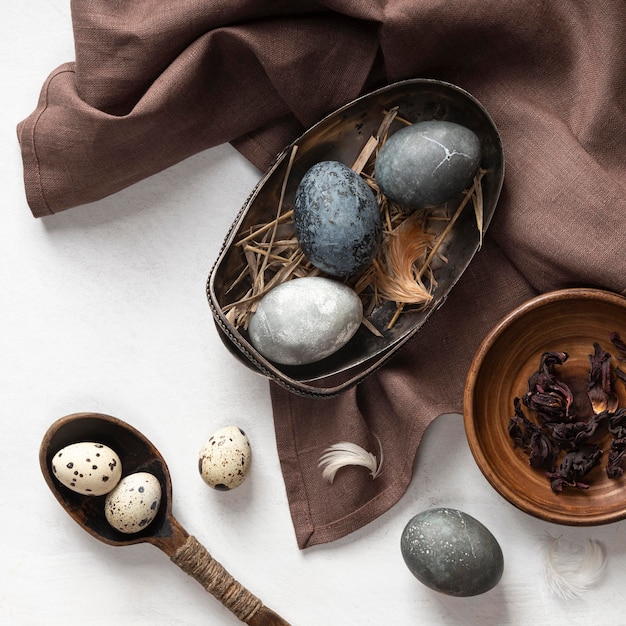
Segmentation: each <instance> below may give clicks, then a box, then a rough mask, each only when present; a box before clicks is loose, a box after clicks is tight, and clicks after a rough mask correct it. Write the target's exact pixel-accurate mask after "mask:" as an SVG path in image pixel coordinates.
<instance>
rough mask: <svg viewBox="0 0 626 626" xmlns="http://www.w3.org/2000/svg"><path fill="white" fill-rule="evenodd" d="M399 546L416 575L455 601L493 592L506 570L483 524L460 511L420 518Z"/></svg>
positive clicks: (430, 512)
mask: <svg viewBox="0 0 626 626" xmlns="http://www.w3.org/2000/svg"><path fill="white" fill-rule="evenodd" d="M400 546H401V552H402V557H403V558H404V562H405V563H406V565H407V567H408V568H409V570H410V571H411V573H412V574H413V575H414V576H415V577H416V578H417V579H418V580H419V581H420V582H422V583H423V584H424V585H426V586H427V587H430V588H431V589H434V590H435V591H439V592H441V593H444V594H447V595H450V596H475V595H479V594H481V593H484V592H486V591H489V590H490V589H491V588H492V587H494V586H495V585H496V584H497V583H498V582H499V581H500V578H501V576H502V572H503V569H504V559H503V556H502V550H501V548H500V545H499V544H498V542H497V540H496V538H495V537H494V536H493V535H492V534H491V532H490V531H489V530H488V529H487V528H486V527H485V526H483V524H481V523H480V522H479V521H478V520H476V519H475V518H473V517H472V516H471V515H468V514H467V513H463V512H462V511H457V510H456V509H447V508H437V509H429V510H426V511H423V512H422V513H418V514H417V515H416V516H415V517H413V518H412V519H411V520H410V521H409V523H408V524H407V525H406V527H405V528H404V531H403V533H402V538H401V542H400Z"/></svg>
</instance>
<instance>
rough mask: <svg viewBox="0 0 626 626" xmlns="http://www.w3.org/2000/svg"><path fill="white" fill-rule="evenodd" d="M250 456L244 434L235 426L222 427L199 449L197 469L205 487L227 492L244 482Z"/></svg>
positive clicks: (246, 438) (248, 443)
mask: <svg viewBox="0 0 626 626" xmlns="http://www.w3.org/2000/svg"><path fill="white" fill-rule="evenodd" d="M251 457H252V451H251V449H250V441H249V440H248V436H247V435H246V433H245V432H244V431H243V430H241V428H238V427H237V426H225V427H224V428H220V429H219V430H217V431H216V432H215V433H213V435H211V437H210V438H209V439H208V441H207V442H206V443H205V444H204V446H203V448H202V450H200V459H199V462H198V469H199V471H200V475H201V476H202V479H203V480H204V482H205V483H206V484H207V485H209V486H210V487H213V489H217V490H218V491H230V490H231V489H234V488H235V487H238V486H239V485H241V483H242V482H243V481H244V479H245V477H246V476H247V474H248V470H249V469H250V460H251Z"/></svg>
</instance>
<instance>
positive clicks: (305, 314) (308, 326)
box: [248, 276, 363, 365]
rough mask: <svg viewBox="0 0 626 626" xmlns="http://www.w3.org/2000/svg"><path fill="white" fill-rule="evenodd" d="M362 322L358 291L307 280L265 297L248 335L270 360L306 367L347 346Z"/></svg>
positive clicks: (316, 278)
mask: <svg viewBox="0 0 626 626" xmlns="http://www.w3.org/2000/svg"><path fill="white" fill-rule="evenodd" d="M362 320H363V304H362V302H361V299H360V298H359V296H358V295H357V294H356V292H355V291H354V290H353V289H351V288H350V287H348V286H347V285H344V284H343V283H340V282H339V281H337V280H334V279H332V278H324V277H321V276H305V277H303V278H295V279H293V280H290V281H287V282H286V283H283V284H282V285H279V286H277V287H274V288H273V289H272V290H271V291H269V292H268V293H267V294H265V296H263V298H262V299H261V300H260V301H259V304H258V306H257V310H256V312H255V313H254V314H253V315H252V316H251V317H250V323H249V325H248V333H249V336H250V342H251V343H252V345H253V346H254V347H255V348H256V349H257V350H258V351H259V352H260V353H261V354H262V355H263V356H265V357H266V358H268V359H269V360H270V361H273V362H275V363H281V364H283V365H305V364H308V363H315V362H317V361H320V360H322V359H324V358H326V357H327V356H330V355H331V354H333V353H335V352H337V350H339V349H340V348H342V347H343V346H345V345H346V344H347V343H348V341H350V339H352V337H353V336H354V334H355V333H356V331H357V330H358V329H359V326H360V325H361V322H362Z"/></svg>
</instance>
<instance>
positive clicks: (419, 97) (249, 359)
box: [206, 79, 504, 397]
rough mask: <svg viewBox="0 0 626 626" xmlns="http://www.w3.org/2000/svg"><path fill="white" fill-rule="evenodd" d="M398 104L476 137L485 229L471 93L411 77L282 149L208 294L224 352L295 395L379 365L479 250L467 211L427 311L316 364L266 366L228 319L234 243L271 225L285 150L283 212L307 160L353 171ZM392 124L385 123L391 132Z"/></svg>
mask: <svg viewBox="0 0 626 626" xmlns="http://www.w3.org/2000/svg"><path fill="white" fill-rule="evenodd" d="M396 106H397V107H399V115H401V116H402V117H403V118H405V119H407V120H408V121H410V122H418V121H423V120H432V119H436V120H447V121H451V122H456V123H458V124H462V125H464V126H466V127H468V128H470V129H471V130H473V131H474V132H475V133H476V134H477V135H478V137H479V138H480V141H481V147H482V161H481V166H480V167H481V168H482V169H483V170H485V174H484V176H483V178H482V192H483V233H484V231H485V230H486V229H487V227H488V225H489V223H490V221H491V218H492V216H493V213H494V211H495V208H496V204H497V201H498V198H499V196H500V191H501V188H502V182H503V178H504V155H503V150H502V142H501V140H500V136H499V134H498V131H497V129H496V127H495V124H494V123H493V121H492V120H491V118H490V116H489V114H488V113H487V111H486V110H485V109H484V107H483V106H482V105H481V104H480V103H479V102H478V101H477V100H476V99H475V98H474V97H472V96H471V95H470V94H469V93H467V92H466V91H464V90H463V89H461V88H459V87H456V86H455V85H451V84H449V83H445V82H442V81H437V80H428V79H415V80H406V81H401V82H398V83H394V84H392V85H388V86H386V87H383V88H381V89H378V90H376V91H374V92H372V93H369V94H367V95H364V96H362V97H360V98H358V99H357V100H354V101H353V102H351V103H349V104H346V105H345V106H343V107H341V108H340V109H338V110H337V111H335V112H334V113H331V114H330V115H328V116H327V117H325V118H324V119H322V120H321V121H320V122H318V123H317V124H315V125H314V126H313V127H311V128H310V129H309V130H307V131H306V132H305V133H304V134H303V135H302V136H301V137H299V138H298V139H296V141H295V142H293V144H291V145H289V146H287V147H286V148H285V150H283V152H281V154H280V155H279V156H278V157H277V159H276V161H275V163H274V164H273V165H272V166H271V167H270V168H269V170H268V171H267V172H266V173H265V175H264V176H263V177H262V178H261V180H260V181H259V183H258V184H257V185H256V187H255V188H254V190H253V191H252V193H251V194H250V196H249V197H248V199H247V200H246V202H245V204H244V206H243V207H242V209H241V211H240V212H239V214H238V216H237V218H236V219H235V221H234V223H233V224H232V226H231V228H230V230H229V232H228V234H227V236H226V239H225V241H224V244H223V247H222V250H221V252H220V253H219V256H218V258H217V260H216V262H215V264H214V266H213V268H212V270H211V272H210V274H209V278H208V281H207V286H206V289H207V297H208V301H209V304H210V307H211V311H212V313H213V318H214V321H215V324H216V327H217V330H218V332H219V334H220V337H221V339H222V341H223V342H224V344H225V345H226V347H227V348H228V349H229V350H230V351H231V352H232V353H233V354H235V355H236V356H237V358H238V359H239V360H240V361H241V362H242V363H244V364H245V365H247V366H248V367H250V368H251V369H253V370H255V371H256V372H258V373H259V374H261V375H263V376H266V377H267V378H270V379H272V380H274V381H275V382H277V383H278V384H280V385H282V386H283V387H285V388H286V389H288V390H290V391H292V392H294V393H299V394H304V395H306V396H312V397H329V396H334V395H336V394H338V393H340V392H342V391H344V390H345V389H348V388H349V387H351V386H353V385H356V384H357V383H359V382H361V381H362V380H363V379H364V378H365V377H366V376H368V375H369V374H371V373H372V372H373V371H375V370H376V369H377V368H379V367H381V366H382V365H383V364H384V363H385V362H386V361H387V360H388V359H389V358H390V357H391V356H392V355H393V354H394V352H396V351H397V350H398V348H400V347H401V346H402V345H403V344H405V343H406V342H407V341H408V340H409V339H411V338H412V337H413V336H414V335H415V334H416V333H417V331H418V330H419V329H420V328H421V327H422V326H423V325H424V323H425V322H426V321H427V320H428V318H429V317H430V316H431V315H433V314H434V313H435V311H436V310H437V309H438V308H439V307H440V306H442V305H443V303H444V302H445V299H446V297H447V295H448V294H449V293H450V290H451V289H452V287H453V286H454V285H455V284H456V282H457V281H458V279H459V278H460V277H461V275H462V274H463V272H464V271H465V269H466V268H467V266H468V265H469V263H470V262H471V260H472V258H473V256H474V254H476V252H477V251H478V249H479V247H480V233H479V231H478V229H477V227H476V221H475V216H474V213H473V211H472V210H471V209H470V208H469V207H468V209H469V210H464V211H463V212H462V213H461V215H460V217H459V219H458V220H457V221H456V222H455V224H454V227H453V229H452V231H451V237H450V243H449V245H448V246H447V248H446V256H447V259H448V262H447V263H446V264H445V265H444V266H442V267H441V268H440V269H439V270H438V273H437V275H436V278H437V286H436V288H435V290H434V292H433V300H432V302H431V303H430V304H429V306H428V307H427V308H425V309H424V310H421V311H407V312H404V313H403V314H402V315H401V316H400V317H399V319H398V321H397V322H396V323H395V324H394V325H393V326H392V328H391V329H389V330H387V331H385V332H384V333H383V337H377V336H375V335H374V334H372V333H371V332H370V331H369V330H367V329H365V328H364V327H362V328H361V329H360V330H359V331H358V332H357V334H356V335H355V336H354V337H353V338H352V340H351V341H350V342H349V343H348V344H347V345H346V346H345V347H344V348H342V349H341V350H339V351H338V352H336V353H335V354H333V355H331V356H330V357H327V358H326V359H324V360H322V361H319V362H317V363H312V364H310V365H302V366H285V365H277V364H275V363H272V362H270V361H268V360H267V359H266V358H265V357H263V356H262V355H261V354H260V353H259V352H257V350H255V348H254V347H253V346H252V345H251V343H250V342H249V340H248V337H247V334H246V332H245V331H242V330H241V329H237V328H235V327H234V326H233V325H232V324H231V323H230V322H229V321H228V319H227V317H226V315H225V313H224V307H225V306H226V305H228V304H229V303H232V302H234V301H236V300H238V299H240V298H241V297H242V296H243V295H244V293H245V291H246V290H247V288H248V287H249V283H248V284H239V285H237V286H236V287H235V288H234V289H231V287H232V285H233V283H234V282H235V279H236V278H237V277H238V276H239V275H240V273H241V271H242V270H243V268H244V267H245V263H246V262H245V258H244V256H243V254H242V253H241V251H240V249H239V248H238V247H236V246H235V245H234V244H235V242H236V241H238V240H239V239H240V238H241V237H243V236H245V234H247V232H248V231H249V229H250V228H251V227H252V226H254V225H257V224H261V223H267V222H270V221H271V220H273V219H274V217H275V212H276V207H277V206H278V203H279V200H280V195H281V188H282V186H283V184H284V179H285V176H286V174H287V172H288V161H289V157H290V154H291V152H292V147H293V145H294V144H296V145H297V146H298V150H297V152H296V156H295V159H294V160H293V163H292V165H291V171H290V172H289V178H288V181H287V184H286V189H285V195H284V205H285V206H288V205H289V204H292V203H293V199H294V196H295V192H296V189H297V186H298V183H299V181H300V179H301V178H302V176H303V175H304V174H305V173H306V171H307V170H308V169H309V168H310V167H311V166H312V165H314V164H315V163H317V162H319V161H324V160H335V161H340V162H342V163H345V164H347V165H351V164H352V163H353V162H354V160H355V159H356V157H357V156H358V155H359V153H360V152H361V150H362V148H363V146H364V144H365V142H366V141H367V140H368V139H369V137H370V136H372V135H374V134H375V133H376V131H377V129H378V127H379V125H380V122H381V120H382V117H383V112H384V111H385V110H389V109H391V108H393V107H396ZM394 128H396V127H394V126H392V128H391V131H392V132H393V130H394ZM395 308H396V307H395V304H394V303H387V304H385V305H382V306H380V307H379V308H378V309H377V310H375V311H374V313H373V314H372V316H371V319H372V321H373V322H374V323H375V324H376V325H377V326H378V327H379V328H385V327H386V326H387V322H388V321H389V319H391V317H392V315H393V313H394V311H395Z"/></svg>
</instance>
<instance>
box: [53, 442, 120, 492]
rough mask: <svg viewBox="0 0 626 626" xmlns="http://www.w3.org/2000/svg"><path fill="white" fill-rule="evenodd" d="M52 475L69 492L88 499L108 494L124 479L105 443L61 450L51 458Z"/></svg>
mask: <svg viewBox="0 0 626 626" xmlns="http://www.w3.org/2000/svg"><path fill="white" fill-rule="evenodd" d="M52 473H53V475H54V476H55V477H56V478H57V480H58V481H59V482H60V483H61V484H62V485H65V486H66V487H67V488H68V489H71V490H72V491H75V492H76V493H80V494H82V495H85V496H102V495H104V494H105V493H109V491H111V490H112V489H114V488H115V486H116V485H117V484H118V483H119V480H120V478H121V477H122V462H121V461H120V458H119V456H118V455H117V453H116V452H115V451H114V450H111V448H109V447H108V446H105V445H104V444H102V443H98V442H94V441H79V442H77V443H72V444H69V445H67V446H65V447H64V448H62V449H61V450H59V451H58V452H57V453H56V454H55V455H54V457H53V458H52Z"/></svg>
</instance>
